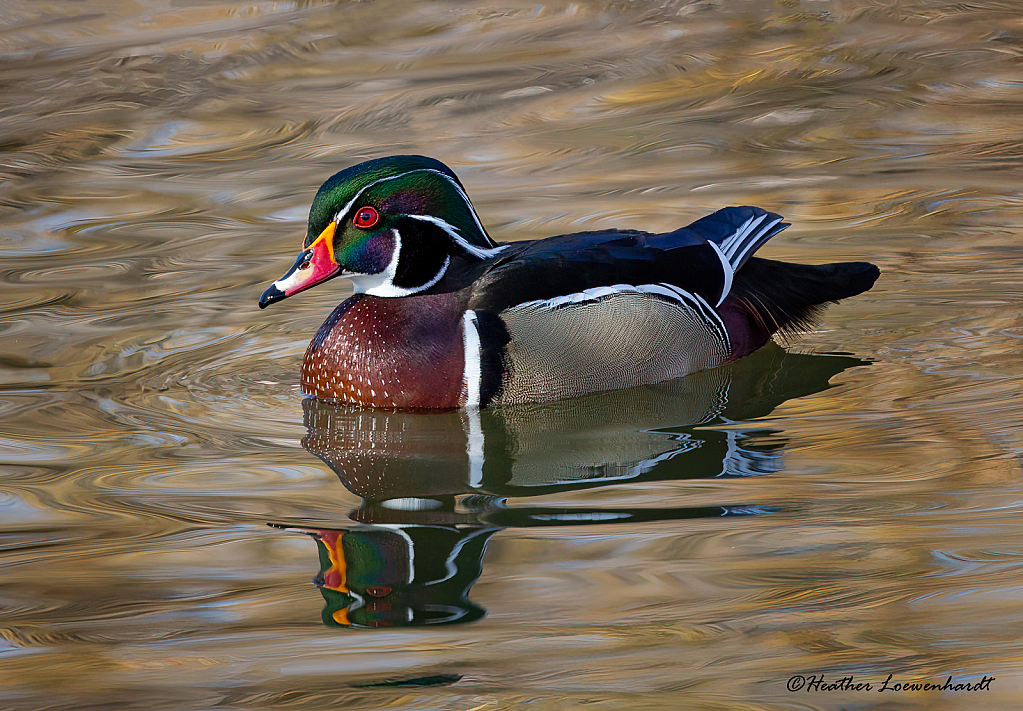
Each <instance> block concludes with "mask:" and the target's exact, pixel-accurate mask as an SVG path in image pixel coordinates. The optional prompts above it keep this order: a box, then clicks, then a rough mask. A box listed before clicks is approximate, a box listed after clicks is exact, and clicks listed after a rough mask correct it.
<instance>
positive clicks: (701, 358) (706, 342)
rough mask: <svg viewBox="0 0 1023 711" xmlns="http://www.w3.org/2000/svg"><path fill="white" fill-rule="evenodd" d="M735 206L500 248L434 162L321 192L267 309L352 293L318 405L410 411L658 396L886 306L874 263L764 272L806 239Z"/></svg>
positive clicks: (316, 344) (365, 172)
mask: <svg viewBox="0 0 1023 711" xmlns="http://www.w3.org/2000/svg"><path fill="white" fill-rule="evenodd" d="M788 226H789V225H788V223H785V222H783V221H782V218H781V216H779V215H777V214H775V213H773V212H769V211H767V210H764V209H761V208H758V207H752V206H741V207H725V208H722V209H720V210H718V211H717V212H714V213H712V214H710V215H707V216H706V217H702V218H701V219H699V220H697V221H695V222H693V223H692V224H689V225H687V226H685V227H682V228H680V229H677V230H674V231H672V232H666V233H650V232H644V231H639V230H625V229H608V230H599V231H591V232H580V233H573V234H566V235H559V236H555V237H549V238H546V239H538V240H519V241H509V242H504V243H498V242H495V241H494V240H493V239H492V238H491V237H490V235H489V233H488V232H487V230H486V228H485V227H484V226H483V223H482V221H481V220H480V218H479V216H478V214H477V212H476V210H475V208H474V207H473V205H472V203H471V202H470V200H469V197H468V195H467V192H466V190H465V187H464V186H463V184H462V183H461V181H460V180H459V179H458V177H457V176H456V175H455V173H454V172H453V171H452V170H451V169H450V168H449V167H448V166H446V165H444V164H443V163H441V162H440V161H438V160H435V159H433V158H429V157H426V156H418V155H396V156H388V157H384V158H378V159H374V160H370V161H366V162H364V163H360V164H358V165H354V166H352V167H349V168H346V169H344V170H342V171H340V172H338V173H336V174H334V175H333V176H331V177H330V178H328V179H327V181H326V182H324V183H323V185H322V186H320V188H319V190H317V192H316V194H315V196H314V197H313V201H312V206H311V208H310V210H309V221H308V230H307V232H306V237H305V240H304V242H303V247H302V250H301V252H300V254H299V256H298V258H297V259H296V260H295V263H294V264H293V265H292V267H291V268H290V269H289V270H288V271H287V272H286V273H285V274H284V276H282V277H281V278H280V279H278V280H276V281H275V282H273V283H272V284H271V285H270V286H269V288H267V289H266V290H265V291H264V292H263V294H262V295H261V297H260V299H259V307H260V308H266V307H267V306H269V305H271V304H274V303H276V302H278V301H281V300H283V299H286V298H288V297H291V296H294V295H296V294H299V293H301V292H303V291H305V290H307V289H310V288H312V287H314V286H317V285H319V284H322V283H324V282H326V281H329V280H331V279H334V278H335V277H344V278H347V279H348V280H349V281H350V282H351V284H352V287H353V294H352V295H351V296H350V297H348V298H347V299H345V300H344V301H343V302H341V303H340V304H339V305H338V306H337V307H336V308H335V309H334V310H333V311H332V312H331V314H330V315H329V316H328V317H327V320H326V321H325V322H324V323H323V325H322V326H321V327H320V328H319V330H318V331H317V333H316V335H315V336H314V337H313V339H312V341H310V343H309V346H308V348H307V349H306V352H305V356H304V359H303V363H302V371H301V388H302V391H303V392H304V393H305V394H307V395H310V396H312V397H314V398H317V399H321V400H327V401H331V402H338V403H348V404H352V405H358V406H363V407H370V408H382V409H392V410H457V409H466V410H476V409H478V408H482V407H487V406H498V405H500V406H504V405H519V404H523V403H542V402H549V401H554V400H562V399H567V398H572V397H578V396H582V395H587V394H590V393H596V392H602V391H610V390H618V389H624V388H630V387H635V386H641V385H655V384H657V383H661V382H663V381H667V380H672V379H675V378H679V377H682V376H684V375H687V374H689V373H692V372H695V371H699V370H705V369H708V368H715V367H718V366H721V365H724V364H726V363H730V362H733V361H735V360H737V359H739V358H742V357H745V356H747V355H750V354H751V353H753V352H754V351H756V350H757V349H759V348H760V347H762V346H764V345H765V344H766V343H767V342H768V341H769V340H771V339H772V337H773V336H774V335H775V334H776V333H779V332H782V333H795V332H798V331H800V330H802V329H806V328H809V327H811V326H812V324H813V323H814V322H815V320H816V319H817V317H818V316H819V315H820V313H821V311H822V309H823V308H824V306H825V305H826V304H828V303H830V302H836V301H839V300H841V299H845V298H848V297H851V296H855V295H857V294H861V293H863V292H865V291H867V290H868V289H870V288H871V287H872V286H873V284H874V282H875V281H876V280H877V278H878V276H879V275H880V271H879V270H878V268H877V267H876V266H875V265H873V264H870V263H868V262H842V263H832V264H821V265H805V264H795V263H789V262H781V261H774V260H769V259H764V258H760V257H755V256H753V254H754V253H755V252H756V251H757V250H758V249H759V248H760V247H761V246H763V245H764V243H766V242H767V241H768V240H769V239H771V238H772V237H774V236H775V235H777V234H778V233H779V232H781V231H782V230H783V229H785V228H786V227H788Z"/></svg>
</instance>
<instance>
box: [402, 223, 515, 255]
mask: <svg viewBox="0 0 1023 711" xmlns="http://www.w3.org/2000/svg"><path fill="white" fill-rule="evenodd" d="M405 217H411V218H412V219H413V220H420V221H422V222H429V223H431V224H434V225H437V226H438V227H440V228H441V229H442V230H444V231H445V232H446V233H447V234H448V236H449V237H450V238H451V239H453V240H454V241H455V242H456V243H457V244H458V245H459V246H460V247H461V248H462V249H464V250H465V251H466V252H468V253H469V254H473V255H475V256H477V257H479V258H480V259H486V258H488V257H493V256H494V255H495V254H497V253H498V252H500V251H501V250H503V249H505V248H507V247H508V245H504V246H501V247H491V248H489V249H484V248H482V247H476V246H474V245H471V244H469V243H468V242H466V241H465V239H464V238H463V237H462V236H461V235H459V234H458V228H457V227H455V226H454V225H452V224H451V223H450V222H447V221H445V220H442V219H441V218H439V217H434V216H433V215H405Z"/></svg>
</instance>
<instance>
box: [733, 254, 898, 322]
mask: <svg viewBox="0 0 1023 711" xmlns="http://www.w3.org/2000/svg"><path fill="white" fill-rule="evenodd" d="M880 274H881V271H880V270H879V269H878V268H877V267H876V266H874V265H873V264H870V263H869V262H840V263H837V264H820V265H816V266H811V265H807V264H791V263H788V262H776V261H773V260H770V259H761V258H759V257H751V258H750V259H749V260H748V261H747V262H746V264H744V265H743V266H742V268H741V269H739V271H738V272H736V274H735V279H734V281H733V282H732V290H731V294H732V295H733V296H735V297H736V298H738V299H741V300H742V301H743V302H744V303H745V304H746V305H747V306H748V307H749V308H750V310H751V311H752V312H753V314H754V315H755V317H756V318H757V319H758V320H759V321H760V325H761V327H762V328H763V329H764V330H765V331H766V332H767V333H768V334H771V333H774V332H776V331H782V332H786V333H791V332H793V331H798V330H802V329H806V328H810V327H812V326H813V324H814V322H815V321H816V320H817V317H818V316H819V315H820V313H821V311H823V310H824V307H825V305H827V303H828V302H834V301H838V300H839V299H845V298H848V297H850V296H856V294H862V293H863V292H864V291H867V290H868V289H870V287H872V286H873V285H874V282H875V281H877V278H878V276H880Z"/></svg>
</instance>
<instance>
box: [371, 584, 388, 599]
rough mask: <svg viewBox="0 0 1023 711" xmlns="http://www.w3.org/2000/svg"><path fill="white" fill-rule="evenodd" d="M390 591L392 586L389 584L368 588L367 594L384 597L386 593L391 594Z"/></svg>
mask: <svg viewBox="0 0 1023 711" xmlns="http://www.w3.org/2000/svg"><path fill="white" fill-rule="evenodd" d="M390 593H391V588H390V587H389V586H387V585H380V586H376V587H371V588H366V594H367V595H371V596H373V597H383V596H384V595H389V594H390Z"/></svg>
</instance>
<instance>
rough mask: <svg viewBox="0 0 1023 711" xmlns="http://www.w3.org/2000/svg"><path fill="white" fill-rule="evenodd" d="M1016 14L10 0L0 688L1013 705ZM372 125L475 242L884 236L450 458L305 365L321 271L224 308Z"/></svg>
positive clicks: (242, 704) (1017, 665) (873, 8)
mask: <svg viewBox="0 0 1023 711" xmlns="http://www.w3.org/2000/svg"><path fill="white" fill-rule="evenodd" d="M1021 49H1023V22H1021V21H1020V18H1019V15H1018V9H1017V8H1016V7H1015V6H1014V5H1013V4H1012V3H1002V2H974V3H969V4H962V3H952V2H941V1H939V0H919V1H918V2H906V3H897V4H893V3H887V2H869V1H861V0H857V1H853V0H833V1H830V2H828V1H824V0H818V1H814V0H786V1H785V2H773V1H772V2H768V1H766V0H763V1H761V0H749V1H746V2H726V1H724V0H721V1H715V0H700V1H698V2H684V1H679V2H671V1H669V2H663V3H653V2H571V3H570V2H562V3H557V2H556V3H546V4H530V3H522V2H519V1H518V0H509V1H508V2H504V3H500V4H493V3H489V4H488V3H481V2H470V3H446V2H403V3H398V2H387V1H382V2H367V3H343V2H342V3H327V2H315V1H310V2H248V3H242V2H227V1H224V2H216V1H211V2H202V3H192V4H188V5H182V4H179V3H174V2H167V1H166V0H164V1H160V0H136V1H134V2H129V1H127V0H105V1H100V2H90V3H80V2H72V1H71V0H65V1H40V2H33V3H13V4H9V6H8V7H5V10H4V12H3V13H0V86H2V89H0V92H2V93H0V97H2V100H0V151H2V154H0V278H2V280H3V288H2V289H0V387H2V392H0V515H2V518H0V533H2V537H0V542H2V543H0V545H2V546H3V553H2V556H0V569H2V573H0V609H2V610H3V614H2V615H0V638H2V639H0V699H2V705H3V706H4V707H5V708H11V709H19V710H20V709H25V710H29V709H31V710H36V709H42V708H46V709H80V708H90V709H121V708H145V709H147V710H150V711H153V710H157V709H168V710H174V711H182V710H187V709H210V708H222V709H246V710H249V709H283V708H288V709H323V708H327V707H330V706H334V705H336V706H341V705H343V706H344V707H346V708H356V709H380V708H395V709H409V710H417V709H434V708H443V709H466V710H468V709H504V708H518V707H519V706H522V705H525V704H529V705H530V706H532V707H533V708H538V709H569V708H576V707H578V706H581V705H583V704H588V705H591V706H593V707H595V708H616V709H621V708H625V709H662V708H676V707H677V708H694V709H708V710H709V709H721V708H728V709H792V708H812V709H829V710H831V709H835V710H837V709H845V708H857V709H872V708H877V709H881V708H884V709H927V710H930V709H975V708H1012V707H1014V702H1015V700H1016V699H1017V698H1019V694H1020V693H1021V692H1023V680H1021V674H1020V671H1019V670H1020V669H1021V668H1023V650H1021V645H1020V643H1019V641H1018V638H1019V635H1018V633H1017V632H1016V628H1017V627H1018V621H1019V619H1020V617H1021V613H1023V605H1021V596H1020V580H1021V571H1023V547H1021V544H1020V541H1021V540H1023V535H1021V534H1023V531H1021V523H1020V520H1021V518H1020V509H1021V498H1023V497H1021V493H1023V492H1021V489H1023V486H1021V481H1020V479H1021V477H1020V474H1021V471H1020V453H1021V449H1023V436H1021V433H1023V430H1021V427H1020V424H1019V423H1020V422H1023V404H1021V400H1020V397H1019V393H1020V391H1021V384H1023V365H1021V359H1020V349H1021V345H1023V340H1021V339H1023V317H1021V315H1020V313H1021V302H1023V288H1021V286H1023V279H1021V277H1020V275H1019V274H1020V271H1019V265H1020V264H1021V261H1023V247H1021V246H1020V244H1021V243H1020V238H1019V230H1020V228H1021V227H1023V178H1021V172H1020V170H1021V168H1023V131H1021V128H1020V122H1019V116H1020V115H1021V113H1023V92H1021V88H1023V74H1021V71H1020V59H1021ZM402 152H414V153H425V154H428V155H432V156H434V157H436V158H438V159H440V160H442V161H444V162H446V163H447V164H448V165H450V166H451V167H452V168H453V169H454V170H455V171H456V172H457V173H458V174H459V176H460V177H461V179H462V181H463V182H464V183H465V185H466V187H467V189H468V191H469V193H470V195H471V196H472V198H473V200H474V203H475V205H476V207H477V210H478V211H479V213H480V214H481V216H482V218H483V220H484V222H485V224H486V225H487V226H488V228H489V229H490V231H491V233H492V234H493V235H494V236H495V237H496V238H498V239H501V240H507V239H526V238H537V237H544V236H548V235H551V234H558V233H563V232H569V231H577V230H583V229H598V228H610V227H631V228H638V229H648V230H667V229H672V228H675V227H677V226H679V225H680V224H682V223H684V222H686V221H689V220H692V219H695V218H697V217H699V216H702V215H703V214H705V213H707V212H709V211H711V210H714V209H716V208H718V207H721V206H723V205H729V204H735V205H742V204H755V205H760V206H763V207H765V208H767V209H771V210H774V211H777V212H779V213H782V214H784V215H785V216H786V218H787V219H788V220H789V221H790V222H792V223H793V226H792V227H791V228H790V229H789V230H787V231H786V232H784V233H782V234H781V235H779V236H778V237H776V238H774V239H773V240H772V241H771V243H770V244H769V245H768V246H767V247H765V248H764V250H763V251H762V252H761V253H762V254H763V255H764V256H767V257H770V258H774V259H785V260H790V261H804V262H809V263H821V262H828V261H842V260H869V261H872V262H874V263H876V264H878V266H880V268H881V270H882V277H881V279H880V281H879V282H878V283H877V285H876V286H875V287H874V289H873V290H872V291H871V292H869V293H867V294H865V295H863V296H860V297H857V298H855V299H851V300H849V301H847V302H844V303H842V304H840V305H837V306H833V307H831V308H830V309H829V310H828V311H827V312H826V314H825V316H824V318H823V320H822V322H821V323H820V325H819V327H818V328H816V329H815V330H813V331H812V332H809V333H805V334H802V335H801V337H799V338H798V339H796V340H794V341H793V342H791V343H787V344H785V350H784V351H783V350H782V349H780V348H772V349H768V350H767V351H766V352H764V353H762V354H757V356H756V358H751V359H749V362H744V363H740V364H736V366H734V367H732V368H730V369H721V370H720V371H713V372H711V373H706V374H701V375H700V376H698V377H696V378H693V379H685V380H683V381H680V382H679V383H675V384H669V385H666V386H663V387H659V388H649V389H640V390H637V391H629V392H628V393H625V394H621V393H619V394H616V395H614V396H594V397H591V398H582V399H579V400H577V401H571V402H567V403H558V404H553V405H550V406H545V407H542V408H534V409H528V408H527V409H526V410H524V411H523V410H519V411H516V410H514V409H510V410H509V411H507V412H493V413H488V412H484V413H482V415H481V417H482V418H483V419H482V420H481V422H480V423H479V425H480V427H481V428H482V429H483V431H484V432H485V435H486V442H487V445H486V448H485V450H484V451H483V455H484V457H483V459H479V458H476V459H474V458H473V457H471V456H470V452H469V451H468V450H467V448H466V439H465V438H466V432H467V429H466V428H467V427H468V426H469V423H467V422H465V419H464V416H463V415H460V414H459V413H445V414H439V415H425V416H412V415H408V414H402V413H397V414H395V413H376V412H359V411H353V410H351V409H345V408H341V409H335V410H330V409H329V408H324V407H321V406H320V405H318V404H316V403H310V402H309V401H305V402H304V401H303V399H302V397H301V395H300V393H299V390H298V369H299V366H300V362H301V357H302V353H303V351H304V349H305V345H306V343H307V342H308V340H309V339H310V338H311V337H312V335H313V333H314V332H315V330H316V328H317V327H318V326H319V324H320V322H321V321H322V320H323V319H324V318H325V317H326V315H327V314H328V313H329V311H330V309H331V308H332V307H333V306H334V305H335V304H336V303H338V302H339V301H340V300H342V299H343V298H345V297H346V296H347V295H348V293H349V291H348V287H346V286H345V285H344V284H343V283H341V281H340V280H338V281H334V282H331V284H329V285H326V286H323V287H320V288H319V289H315V290H313V291H310V292H307V293H305V294H303V295H302V296H301V297H298V298H296V299H291V300H288V301H287V302H285V303H284V304H281V305H279V306H277V307H275V308H272V309H268V310H267V311H259V310H258V309H257V308H256V306H255V301H256V299H257V298H258V295H259V293H260V292H261V291H262V289H263V288H264V286H265V284H267V283H268V282H270V281H272V280H273V279H275V278H277V277H278V276H280V274H282V273H283V271H284V270H285V269H286V268H287V267H288V266H289V265H290V263H291V261H292V260H293V258H294V255H295V253H296V250H297V249H298V247H299V243H300V241H301V237H302V235H303V234H304V231H305V225H304V221H305V217H306V211H307V209H308V205H309V202H310V199H311V196H312V194H313V193H314V191H315V189H316V187H318V185H319V184H320V183H321V182H322V181H323V180H324V179H325V178H326V177H328V176H329V175H330V174H332V173H333V172H335V171H337V170H339V169H341V168H343V167H347V166H349V165H351V164H354V163H356V162H359V161H361V160H365V159H368V158H374V157H379V156H383V155H388V154H393V153H402ZM786 352H787V355H786ZM833 354H840V355H833ZM842 354H844V355H842ZM867 362H869V365H867V364H865V363H867ZM797 376H804V377H802V379H800V377H797ZM371 445H372V446H371ZM332 452H333V454H331V453H332ZM376 498H383V499H389V498H391V499H397V500H398V501H399V502H400V503H398V504H394V503H392V504H390V505H382V504H381V503H379V502H378V501H376V500H375V499H376ZM268 524H270V525H268ZM344 541H347V542H348V548H347V549H346V548H345V544H344V543H343V542H344ZM339 542H341V543H339ZM332 546H333V547H332ZM338 546H340V549H339V548H338ZM417 546H418V548H417ZM338 550H341V552H342V553H344V555H345V559H346V561H347V562H350V563H352V565H351V573H346V576H350V577H346V579H345V583H344V585H343V586H339V585H338V582H339V578H338V575H337V574H338V570H337V568H336V566H335V563H336V562H337V561H338V560H339V559H338V558H337V555H338ZM415 550H419V551H421V553H420V556H419V559H418V560H419V567H418V568H416V567H415V564H414V563H415V561H414V560H413V561H412V566H411V567H410V565H409V563H410V559H409V556H408V554H409V551H415ZM425 551H429V552H430V553H429V554H427V553H426V552H425ZM331 553H333V555H334V558H333V559H332V558H331ZM431 555H432V556H433V558H432V559H431V558H430V556H431ZM332 566H334V568H333V570H332ZM413 568H415V570H413ZM357 573H358V575H361V576H362V577H361V578H359V577H358V575H357ZM449 574H450V577H449V578H447V579H446V582H445V584H444V585H443V586H441V587H444V588H445V590H444V591H443V595H441V596H440V597H429V596H426V597H424V593H422V592H421V591H419V590H417V589H416V588H415V585H414V583H417V582H419V583H422V582H423V581H430V580H439V579H441V578H444V577H445V576H447V575H449ZM388 576H389V577H388ZM417 576H418V577H417ZM431 576H433V577H431ZM356 586H361V587H360V588H359V589H360V590H363V593H360V594H361V595H362V597H363V601H364V603H366V604H363V605H361V606H359V607H355V606H353V604H351V603H350V601H349V600H348V599H346V598H344V597H343V596H344V595H345V593H343V592H340V591H339V589H338V588H339V587H346V588H347V589H348V591H349V592H348V593H347V594H348V595H349V597H351V598H352V599H354V596H352V595H351V593H352V592H353V591H355V592H358V590H356ZM399 586H411V587H406V588H404V589H403V590H402V591H401V595H403V597H401V599H400V600H398V599H397V597H389V596H395V595H396V593H395V592H394V588H395V587H399ZM388 587H390V588H392V590H391V591H390V592H387V593H384V594H382V595H380V596H377V597H374V596H373V595H370V594H368V593H366V592H365V590H366V589H368V588H374V589H375V590H376V592H381V591H382V590H384V589H385V588H388ZM423 587H429V586H423ZM430 592H431V593H432V592H434V589H433V588H431V589H430ZM399 597H400V596H399ZM371 598H372V599H371ZM384 598H387V600H384ZM427 598H429V599H427ZM373 600H384V601H385V602H387V603H388V605H389V609H385V607H384V606H377V607H376V608H374V609H369V605H370V603H373ZM374 604H375V603H374ZM431 606H432V607H431ZM340 610H348V612H345V613H344V614H337V613H339V611H340ZM419 610H426V612H425V613H422V614H421V613H420V612H417V611H419ZM409 611H412V612H411V621H412V622H416V623H419V622H423V621H424V620H433V621H434V622H445V623H446V624H436V623H431V624H414V625H412V626H406V624H405V623H407V622H410V617H409V615H410V612H409ZM417 615H418V616H417ZM346 616H347V617H346ZM345 623H347V624H348V625H350V626H345ZM380 623H383V624H380ZM889 674H892V675H893V681H898V680H900V679H901V680H903V681H935V682H938V683H943V682H944V681H945V679H946V678H947V677H948V676H950V675H951V676H954V677H955V679H956V680H957V681H961V682H964V683H974V682H979V681H980V680H981V679H982V678H983V677H984V676H985V675H988V676H994V677H996V679H995V681H993V682H992V683H991V684H990V691H977V692H964V691H961V692H912V693H904V692H901V693H900V692H882V693H878V691H877V687H879V686H880V684H881V682H882V681H883V680H884V679H885V678H887V677H888V675H889ZM794 675H804V676H806V677H809V676H811V675H818V676H819V675H823V676H824V677H825V678H826V679H827V680H829V681H837V680H838V679H840V678H842V677H845V676H849V675H852V676H854V677H855V678H856V680H857V681H863V682H873V683H874V684H875V689H874V690H873V691H870V692H867V691H840V690H835V691H822V690H820V689H817V690H809V691H808V690H806V689H804V690H802V691H799V692H792V691H789V690H788V689H787V688H786V683H787V682H788V680H789V679H790V677H792V676H794Z"/></svg>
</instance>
